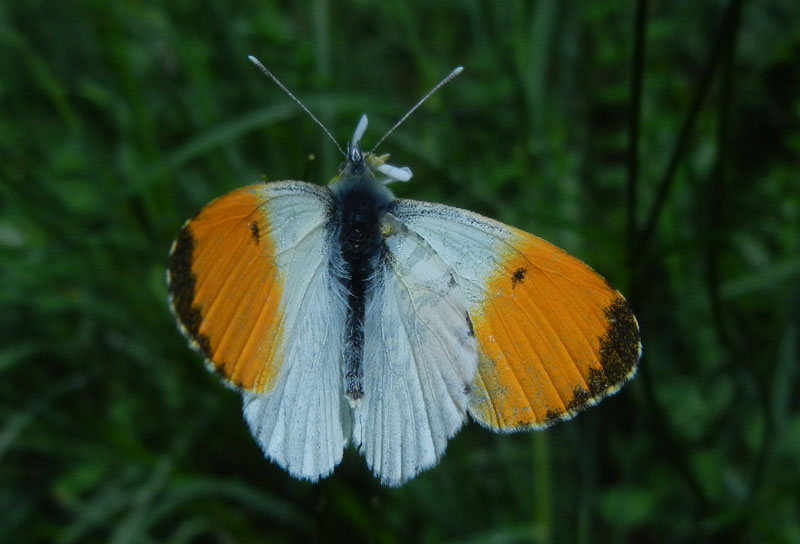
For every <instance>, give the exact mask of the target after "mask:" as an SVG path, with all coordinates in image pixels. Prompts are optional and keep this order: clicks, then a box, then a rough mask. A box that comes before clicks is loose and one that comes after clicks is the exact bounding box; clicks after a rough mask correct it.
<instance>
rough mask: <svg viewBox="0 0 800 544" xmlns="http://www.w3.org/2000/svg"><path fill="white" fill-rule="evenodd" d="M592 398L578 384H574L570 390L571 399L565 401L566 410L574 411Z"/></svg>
mask: <svg viewBox="0 0 800 544" xmlns="http://www.w3.org/2000/svg"><path fill="white" fill-rule="evenodd" d="M590 400H592V395H590V394H589V392H588V391H587V390H586V389H584V388H583V387H582V386H580V385H576V386H575V389H573V390H572V400H570V401H569V402H568V403H567V410H569V411H570V412H574V411H575V410H579V409H581V408H583V407H584V406H586V404H588V403H589V401H590Z"/></svg>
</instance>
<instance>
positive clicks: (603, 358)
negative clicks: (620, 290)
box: [600, 296, 640, 385]
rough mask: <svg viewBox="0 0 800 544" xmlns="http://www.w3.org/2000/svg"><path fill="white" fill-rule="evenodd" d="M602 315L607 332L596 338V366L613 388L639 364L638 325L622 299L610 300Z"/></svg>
mask: <svg viewBox="0 0 800 544" xmlns="http://www.w3.org/2000/svg"><path fill="white" fill-rule="evenodd" d="M604 313H605V316H606V318H607V319H608V329H607V330H606V333H605V335H603V336H602V337H601V338H600V366H602V367H603V373H604V374H605V375H606V378H607V379H608V381H609V382H610V383H609V385H613V384H618V383H621V382H623V381H625V380H626V379H627V378H628V377H629V376H630V375H631V373H632V372H633V370H634V368H636V364H637V363H638V362H639V354H640V338H639V326H638V325H637V323H636V318H635V317H634V316H633V311H632V310H631V307H630V306H629V305H628V303H627V302H626V301H625V299H624V298H622V296H618V297H617V298H616V299H614V301H613V302H612V303H611V304H610V305H609V306H608V307H607V308H606V309H605V311H604Z"/></svg>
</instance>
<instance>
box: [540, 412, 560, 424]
mask: <svg viewBox="0 0 800 544" xmlns="http://www.w3.org/2000/svg"><path fill="white" fill-rule="evenodd" d="M563 415H564V412H562V411H561V410H553V409H548V410H547V413H545V415H544V423H545V425H553V424H554V423H556V422H557V421H558V420H560V419H561V417H562V416H563Z"/></svg>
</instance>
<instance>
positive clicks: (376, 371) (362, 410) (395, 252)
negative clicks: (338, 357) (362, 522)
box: [353, 215, 478, 486]
mask: <svg viewBox="0 0 800 544" xmlns="http://www.w3.org/2000/svg"><path fill="white" fill-rule="evenodd" d="M383 229H384V236H385V245H386V251H385V252H384V254H383V255H382V256H381V258H380V259H379V260H378V265H377V269H376V272H375V278H374V282H373V284H372V287H371V290H370V291H369V292H368V293H367V306H366V315H365V320H364V397H363V398H362V399H360V400H359V401H357V402H356V403H354V414H353V415H354V430H353V441H354V443H355V444H356V445H360V450H361V451H362V453H363V454H364V456H365V457H366V461H367V464H368V465H369V466H370V468H371V469H372V470H373V472H374V473H375V475H376V476H378V477H380V479H381V482H382V483H383V484H386V485H391V486H396V485H400V484H402V483H403V482H405V481H406V480H408V479H410V478H412V477H414V476H415V475H416V474H418V473H419V472H421V471H422V470H425V469H426V468H428V467H431V466H433V465H434V464H436V462H437V460H438V459H439V457H440V456H441V455H442V453H443V452H444V450H445V447H446V445H447V441H448V439H449V438H450V437H452V436H453V435H454V434H455V433H456V431H458V429H459V428H460V427H461V426H462V425H463V423H464V421H465V420H466V417H467V409H468V401H469V395H470V387H471V384H472V381H473V378H474V375H475V371H476V368H477V364H478V351H477V344H476V341H475V338H474V332H473V330H472V324H471V322H470V320H469V316H468V314H467V310H466V307H465V303H464V299H463V296H462V294H461V291H460V290H459V287H458V285H457V283H456V281H455V279H454V278H453V274H452V272H451V270H450V268H449V267H448V266H447V265H446V264H445V262H444V261H443V260H442V259H441V258H440V257H439V256H438V255H437V254H436V252H435V251H434V250H433V249H432V248H431V246H430V245H429V244H428V243H427V242H426V241H425V240H424V239H422V238H421V237H420V236H419V235H417V234H416V233H414V232H412V231H410V230H409V229H408V228H407V227H406V226H405V225H403V224H402V223H400V222H399V221H397V220H396V219H395V218H394V217H392V216H391V215H387V216H386V218H385V220H384V225H383Z"/></svg>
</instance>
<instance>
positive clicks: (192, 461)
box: [0, 0, 800, 544]
mask: <svg viewBox="0 0 800 544" xmlns="http://www.w3.org/2000/svg"><path fill="white" fill-rule="evenodd" d="M798 21H800V5H799V4H798V3H796V2H794V1H793V0H775V1H769V2H755V1H751V2H745V1H736V0H729V1H709V2H657V1H654V0H651V1H650V2H645V1H639V2H633V1H622V0H608V1H602V2H599V1H598V2H566V1H565V2H556V1H540V2H487V1H481V0H466V1H444V2H420V1H410V2H403V3H391V2H383V3H381V2H367V1H364V0H351V1H342V2H330V1H328V0H313V1H311V2H288V1H282V2H276V1H271V0H262V1H258V2H255V1H250V0H246V1H243V2H190V1H186V0H178V1H172V2H167V1H160V2H132V1H120V2H108V1H99V0H84V1H75V2H42V1H37V0H34V1H30V2H2V3H0V310H1V311H0V540H2V541H7V542H23V543H25V542H56V543H64V544H67V543H80V542H114V543H126V542H169V543H184V542H223V543H229V542H282V541H287V540H309V539H311V540H317V541H330V542H334V541H347V542H363V541H372V542H411V541H423V542H681V541H687V540H692V541H718V540H727V539H730V540H742V541H759V542H798V541H800V498H798V497H799V496H800V410H798V404H800V402H799V401H798V375H797V374H798V352H799V351H800V348H799V343H798V335H799V334H800V281H798V280H800V180H798V177H799V176H800V168H799V167H800V25H799V24H798ZM248 54H254V55H256V56H258V57H259V58H260V59H261V60H262V61H263V62H264V63H265V64H266V65H267V66H268V67H269V68H270V69H271V70H273V71H274V73H275V74H277V75H278V76H279V77H280V78H281V79H282V80H283V81H284V83H285V84H286V85H287V86H288V87H289V88H290V89H292V90H294V91H295V92H296V94H297V95H298V96H299V97H301V98H302V99H303V100H304V101H305V103H306V104H307V105H308V107H309V108H310V109H311V110H313V111H314V112H316V113H317V114H318V115H319V117H320V118H321V119H322V120H323V121H324V122H325V123H326V124H327V125H328V126H329V127H330V129H331V131H332V132H333V133H334V134H335V135H336V136H337V138H339V139H340V141H343V140H345V139H347V138H348V137H349V136H350V135H351V133H352V129H353V127H354V126H355V123H356V121H357V119H358V117H359V115H360V114H361V113H364V112H366V113H368V114H369V116H370V121H371V124H370V128H369V130H368V132H367V134H366V135H365V137H364V143H365V145H366V146H369V145H370V142H374V141H375V140H376V139H377V138H378V137H379V135H380V134H382V133H383V131H384V130H386V129H387V128H388V127H389V126H391V124H392V123H394V121H396V120H397V119H398V118H399V117H400V115H402V114H403V113H404V112H405V110H406V109H407V108H408V107H409V106H410V105H411V104H413V103H414V102H415V101H416V100H417V98H419V97H420V96H421V95H422V94H423V93H424V92H425V91H426V90H427V89H429V88H430V87H431V86H432V85H433V84H434V83H436V82H437V81H438V80H439V79H440V78H441V77H442V76H444V75H445V74H446V73H447V72H448V71H449V70H451V69H452V68H453V67H454V66H456V65H458V64H463V65H464V66H465V71H464V73H463V74H462V75H461V76H460V77H459V78H458V79H456V80H455V81H454V82H453V83H451V84H450V85H449V86H447V87H445V88H444V89H442V90H441V91H440V92H439V93H438V94H437V95H436V96H434V97H433V98H432V99H431V100H429V101H428V103H427V104H425V106H424V107H423V108H422V109H421V110H420V111H419V112H417V113H416V114H415V115H414V116H413V117H412V118H411V119H410V120H409V121H408V122H407V123H406V124H405V125H404V126H403V127H402V128H400V129H399V130H398V131H397V132H396V133H395V134H394V135H392V136H391V137H390V138H389V140H388V141H387V142H386V143H385V144H384V145H383V146H382V149H381V151H383V152H391V153H392V163H393V164H397V165H400V166H402V165H408V166H410V167H411V168H412V170H413V171H414V178H413V179H412V181H411V182H410V183H408V184H405V185H399V186H396V193H397V194H398V195H399V196H407V197H413V198H417V199H425V200H434V201H440V202H445V203H448V204H451V205H456V206H460V207H464V208H469V209H472V210H475V211H478V212H480V213H484V214H486V215H490V216H492V217H495V218H498V219H500V220H502V221H505V222H507V223H511V224H513V225H516V226H518V227H521V228H524V229H526V230H528V231H531V232H534V233H536V234H538V235H540V236H543V237H544V238H546V239H549V240H551V241H553V242H554V243H556V244H558V245H560V246H562V247H564V248H565V249H567V250H568V251H569V252H571V253H573V254H575V255H577V256H579V257H580V258H582V259H583V260H585V261H586V262H588V263H590V264H591V265H592V266H593V267H594V268H595V269H596V270H598V271H599V272H601V273H602V274H603V275H604V276H605V277H606V278H607V279H608V280H609V281H610V282H611V283H612V284H613V285H615V286H617V287H618V288H619V289H620V290H622V291H623V292H624V293H625V294H626V295H627V296H628V298H629V300H630V301H631V304H632V305H633V307H634V309H635V311H636V313H637V315H638V317H639V320H640V324H641V329H642V338H643V342H644V358H643V360H642V363H641V369H640V372H639V375H638V376H637V377H636V379H635V380H634V381H633V382H631V383H630V384H629V385H627V386H626V387H625V388H624V389H623V390H622V391H621V392H620V393H619V394H618V395H616V396H615V397H612V398H610V399H607V400H605V401H604V402H603V403H602V404H601V405H599V406H598V407H596V408H593V409H591V410H589V411H587V412H585V413H583V414H581V415H580V416H578V417H577V418H576V419H575V420H573V421H571V422H568V423H563V424H560V425H558V426H556V427H555V428H553V429H551V430H548V431H545V432H538V433H523V434H518V435H506V436H502V435H494V434H492V433H489V432H487V431H485V430H483V429H481V428H479V427H478V426H477V425H476V424H474V423H473V424H470V425H468V426H467V427H466V428H465V429H464V430H462V431H461V432H460V433H459V434H458V435H457V436H456V437H455V439H453V440H452V441H451V442H450V445H449V447H448V450H447V452H446V454H445V456H444V457H443V459H442V460H441V462H440V463H439V466H437V467H436V468H434V469H432V470H430V471H428V472H426V473H424V474H422V475H420V476H419V477H418V478H416V479H415V480H413V481H412V482H410V483H408V484H407V485H405V486H404V487H402V488H399V489H386V488H382V487H381V486H380V485H379V484H378V483H377V482H376V480H375V479H374V478H373V477H372V476H371V474H370V473H369V472H368V471H367V469H366V467H365V464H364V462H363V460H362V459H361V458H360V456H359V455H358V454H357V452H355V451H353V450H348V451H347V452H346V454H345V459H344V461H343V463H342V465H341V466H340V467H338V468H337V470H336V471H335V473H334V475H333V476H332V477H330V478H328V479H327V480H325V481H323V482H321V483H319V484H317V485H313V484H310V483H308V482H302V481H296V480H294V479H292V478H291V477H289V476H288V475H287V474H286V473H285V472H284V471H283V470H281V469H280V468H278V467H276V466H275V465H273V464H271V463H270V462H268V461H266V460H264V459H263V457H262V454H261V452H260V450H259V448H258V446H257V444H256V443H255V442H254V441H253V440H252V438H251V437H250V434H249V432H248V430H247V428H246V425H245V423H244V421H243V420H242V418H241V415H240V400H239V397H238V395H237V394H236V393H235V392H232V391H230V390H227V389H225V388H224V387H223V386H222V385H220V383H219V382H218V380H217V379H216V378H215V377H214V376H213V375H211V374H209V373H207V372H206V370H205V369H204V368H203V364H202V362H201V360H200V357H199V356H197V355H196V354H195V353H194V352H192V351H190V350H189V348H188V347H187V344H186V341H185V340H184V338H183V337H182V336H181V335H180V333H179V332H178V330H177V328H176V326H175V323H174V321H173V318H172V316H171V315H170V312H169V309H168V306H167V293H166V287H165V282H164V275H165V267H166V264H167V253H168V250H169V247H170V244H171V242H172V240H173V238H174V237H175V236H176V234H177V232H178V230H179V228H180V226H181V224H182V223H183V221H184V220H186V219H187V218H188V217H190V216H192V215H193V214H195V213H196V212H197V211H198V210H199V209H200V208H201V207H202V206H203V205H204V204H206V203H208V202H209V201H210V200H211V199H213V198H215V197H216V196H219V195H222V194H224V193H225V192H227V191H229V190H231V189H233V188H235V187H239V186H241V185H244V184H247V183H251V182H254V181H256V180H258V179H259V178H261V177H265V178H266V179H270V180H280V179H305V180H310V181H316V182H320V183H324V182H326V181H327V180H328V179H329V178H330V177H331V176H332V175H333V174H334V173H335V171H336V166H337V165H338V163H339V161H340V157H339V156H338V154H337V152H336V150H335V148H334V146H333V145H332V144H331V142H330V141H328V140H327V138H326V136H325V135H324V134H322V132H321V131H320V130H319V129H318V128H317V127H316V126H315V125H314V124H313V122H312V121H311V120H310V119H309V118H308V117H307V116H306V115H305V114H304V113H303V112H301V111H300V109H299V108H298V107H297V106H296V105H294V104H293V103H292V102H291V101H290V100H289V99H288V98H287V97H286V96H285V95H284V94H283V93H282V92H281V91H280V90H279V89H278V88H277V87H275V85H273V84H272V83H271V82H270V81H269V80H268V79H266V78H265V77H264V76H262V75H261V74H260V73H259V72H258V71H257V70H256V69H255V68H254V67H253V66H252V65H251V64H250V63H249V62H248V60H247V55H248ZM311 155H313V157H314V160H310V158H309V157H310V156H311Z"/></svg>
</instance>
